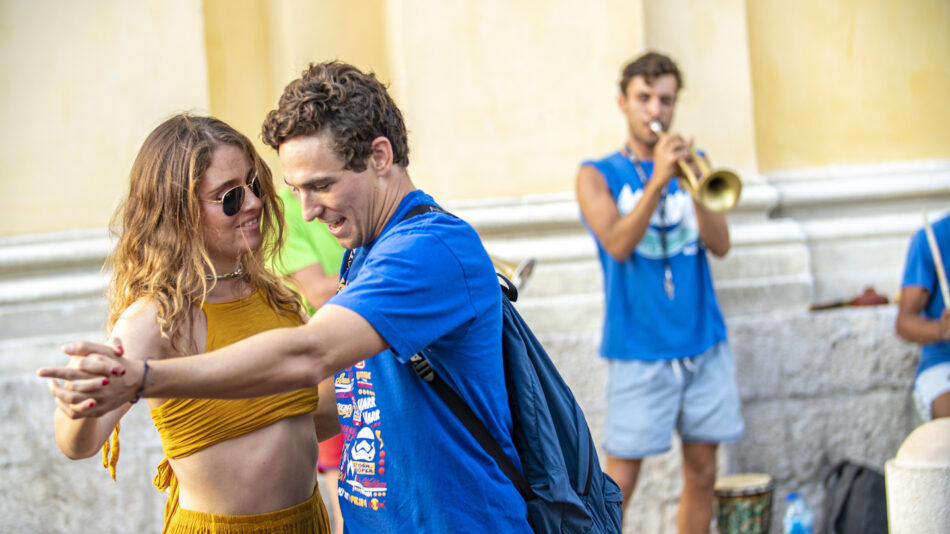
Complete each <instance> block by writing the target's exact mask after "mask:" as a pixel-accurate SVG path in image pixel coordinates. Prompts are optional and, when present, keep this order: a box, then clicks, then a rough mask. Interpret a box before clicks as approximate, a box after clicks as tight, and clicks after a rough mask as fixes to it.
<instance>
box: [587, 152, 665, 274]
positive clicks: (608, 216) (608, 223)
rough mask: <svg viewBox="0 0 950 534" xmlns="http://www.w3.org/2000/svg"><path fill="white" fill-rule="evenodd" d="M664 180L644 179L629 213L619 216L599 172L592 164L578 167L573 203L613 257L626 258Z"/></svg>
mask: <svg viewBox="0 0 950 534" xmlns="http://www.w3.org/2000/svg"><path fill="white" fill-rule="evenodd" d="M668 183H669V178H667V179H666V180H658V179H650V180H648V181H647V183H646V185H645V186H644V188H643V190H644V193H643V196H642V197H640V200H639V201H638V202H637V205H636V206H634V208H633V210H631V211H630V213H627V214H626V215H621V214H620V212H619V211H618V210H617V203H616V200H614V197H613V194H611V192H610V189H609V188H608V187H607V182H606V180H604V177H603V175H602V174H600V171H598V170H597V169H596V168H595V167H593V166H592V165H584V166H583V167H581V169H580V171H579V172H578V174H577V182H576V184H575V192H576V194H577V203H578V205H579V206H580V209H581V213H582V214H583V216H584V220H585V221H587V224H588V226H589V227H590V229H591V231H592V232H593V233H594V235H595V236H597V240H598V241H599V242H600V244H601V246H603V247H604V250H606V251H607V253H608V254H610V255H611V256H612V257H613V258H614V259H615V260H617V261H620V262H622V261H626V260H627V258H629V257H630V255H631V254H633V250H634V249H635V248H636V247H637V245H638V244H639V243H640V240H641V239H643V236H644V235H645V234H646V231H647V227H648V226H649V225H650V217H651V216H652V215H653V210H654V209H656V206H657V203H658V202H659V200H660V193H661V192H662V191H663V188H664V187H666V185H667V184H668Z"/></svg>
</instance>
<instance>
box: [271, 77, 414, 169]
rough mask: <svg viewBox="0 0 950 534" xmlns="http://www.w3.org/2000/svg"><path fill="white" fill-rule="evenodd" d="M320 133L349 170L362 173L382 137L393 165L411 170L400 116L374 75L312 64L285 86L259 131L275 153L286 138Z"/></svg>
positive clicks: (403, 123) (404, 126) (404, 125)
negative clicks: (373, 146)
mask: <svg viewBox="0 0 950 534" xmlns="http://www.w3.org/2000/svg"><path fill="white" fill-rule="evenodd" d="M322 134H330V136H331V140H332V141H331V143H332V144H331V146H332V148H333V153H334V154H335V155H336V156H337V157H338V158H339V159H340V160H341V161H343V163H344V168H346V169H348V170H351V171H354V172H363V171H364V170H366V165H367V160H368V159H369V157H370V155H371V153H372V142H373V139H376V138H377V137H380V136H382V137H385V138H386V139H389V142H390V144H391V145H392V147H393V163H394V164H396V165H401V166H402V167H404V168H405V167H407V166H409V144H408V141H407V134H406V124H405V122H404V121H403V118H402V113H401V112H400V111H399V108H397V107H396V104H395V103H394V102H393V99H392V98H391V97H390V96H389V93H387V92H386V86H384V85H383V84H382V83H380V81H379V80H377V79H376V75H375V74H373V73H369V74H366V73H364V72H362V71H360V70H359V69H357V68H356V67H354V66H353V65H349V64H347V63H343V62H340V61H331V62H327V63H319V64H312V63H311V64H310V67H308V68H307V70H305V71H304V72H303V74H302V75H301V76H300V78H298V79H296V80H294V81H292V82H290V83H289V84H288V85H287V87H286V88H285V89H284V94H283V95H281V97H280V102H279V103H278V106H277V109H275V110H271V111H270V112H269V113H268V114H267V118H266V119H264V125H263V127H262V129H261V138H262V139H263V140H264V142H265V143H266V144H267V145H268V146H270V147H271V148H274V149H275V150H277V149H279V147H280V145H281V144H282V143H283V142H284V141H286V140H288V139H291V138H294V137H299V136H302V135H322Z"/></svg>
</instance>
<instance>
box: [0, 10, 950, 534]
mask: <svg viewBox="0 0 950 534" xmlns="http://www.w3.org/2000/svg"><path fill="white" fill-rule="evenodd" d="M0 19H2V20H3V21H5V22H6V21H11V23H10V24H5V25H3V27H2V28H0V42H2V43H3V45H4V46H0V58H2V61H0V69H3V72H4V74H5V77H4V79H5V83H4V84H3V85H2V87H0V94H2V95H3V96H4V98H3V100H2V102H3V103H2V105H0V109H2V117H3V118H4V119H5V120H4V121H0V122H2V126H0V128H2V130H0V132H2V134H0V135H2V136H0V140H2V141H3V142H2V143H0V161H2V162H3V163H4V166H3V168H4V169H5V171H4V173H3V174H0V185H3V188H4V191H5V192H6V194H4V195H0V214H2V215H3V217H0V236H2V237H0V391H2V392H3V393H4V394H5V395H4V398H5V399H8V402H7V403H6V404H5V408H4V409H3V410H2V414H3V415H4V416H5V417H4V419H3V420H4V424H3V425H2V427H0V474H2V476H3V478H4V480H5V481H7V483H6V484H3V485H0V532H7V531H10V532H19V531H43V532H77V531H78V532H84V531H103V530H109V531H116V532H129V531H154V530H155V529H156V526H157V525H158V524H159V523H160V517H161V515H160V514H161V506H162V503H163V501H164V496H163V495H161V494H159V493H158V492H156V491H154V489H152V488H151V477H152V475H153V473H154V465H155V464H157V462H158V460H159V459H160V456H161V454H160V449H159V447H158V444H157V437H156V436H155V433H154V431H153V430H151V429H150V426H151V424H150V423H149V422H148V420H147V416H146V414H145V413H144V412H145V411H144V410H142V409H140V408H136V409H135V410H133V412H132V413H131V415H130V416H129V417H128V418H127V420H126V422H124V429H123V449H122V450H123V453H122V460H121V461H120V464H119V481H118V482H117V483H114V484H113V483H112V482H109V481H107V480H106V477H107V475H106V472H105V471H104V470H102V468H101V467H99V466H98V460H96V459H90V460H85V461H81V462H70V461H68V460H66V459H65V458H64V457H63V456H62V455H61V454H60V453H59V452H58V450H57V449H56V447H55V444H54V443H53V439H52V424H51V420H52V419H51V413H52V410H53V404H52V401H51V399H50V398H49V395H48V394H47V393H46V390H45V387H44V385H43V384H42V382H41V381H39V380H37V379H36V378H35V377H33V371H34V370H35V368H36V367H39V366H41V365H44V364H50V363H57V362H61V361H62V356H61V354H60V353H59V350H58V347H59V345H60V344H61V343H63V342H66V341H71V340H74V339H80V338H82V339H98V338H102V337H103V336H104V332H102V326H103V323H104V318H105V303H104V302H103V300H102V297H101V295H102V289H103V287H104V284H105V274H104V273H102V272H100V265H101V264H102V259H103V258H104V257H105V255H106V254H107V252H108V251H109V249H110V248H111V241H110V239H109V237H108V235H107V232H106V231H105V229H104V228H105V225H106V222H107V221H108V217H109V215H110V214H111V212H112V210H113V209H114V207H115V205H116V202H117V199H118V197H119V195H121V192H122V191H124V189H125V180H126V179H127V178H126V173H127V171H128V167H129V166H130V164H131V161H132V159H133V157H134V154H135V151H136V150H137V148H138V146H139V144H140V143H141V141H142V139H144V137H145V135H146V133H147V132H148V131H149V130H150V129H151V128H152V127H153V126H154V125H155V124H157V123H158V122H159V121H160V120H162V119H163V118H164V117H166V116H168V115H170V114H172V113H174V112H177V111H180V110H182V109H197V110H205V111H210V112H212V113H214V114H216V115H219V116H221V117H222V118H225V119H226V120H228V121H230V122H233V123H234V124H235V125H237V126H238V127H239V128H240V129H241V130H243V131H244V132H246V133H247V134H248V135H249V136H250V137H252V138H256V137H257V135H258V134H257V132H258V128H259V121H260V117H262V116H263V113H264V112H265V111H266V110H268V109H270V108H271V107H273V106H274V104H275V103H276V99H277V96H278V95H279V93H280V91H281V90H282V88H283V86H284V85H285V84H286V83H287V81H289V80H290V79H291V78H292V77H294V76H296V75H297V74H298V73H299V71H300V70H301V69H302V68H304V66H306V63H307V62H309V61H321V60H328V59H335V58H339V59H343V60H346V61H350V62H353V63H356V64H357V65H360V66H361V67H363V68H367V69H372V70H374V71H376V72H377V73H378V74H379V75H380V78H381V79H383V80H385V81H387V82H389V83H390V88H391V91H392V93H393V95H394V97H395V99H396V101H397V102H398V103H399V105H400V106H401V107H402V108H403V109H404V111H405V115H406V119H407V122H408V125H409V130H410V141H411V148H412V158H411V159H412V165H411V166H410V173H411V174H412V176H413V177H414V179H415V181H416V183H417V184H418V185H420V186H421V187H423V188H425V189H426V190H427V191H429V192H431V193H434V194H435V195H436V197H437V198H438V199H439V200H440V201H443V202H444V203H446V204H447V205H448V207H449V208H450V209H452V210H453V211H454V212H456V213H458V214H459V215H460V216H462V217H463V218H465V219H466V220H469V221H470V222H472V223H473V224H474V225H475V226H476V228H477V229H478V230H479V232H480V233H481V234H482V237H483V239H484V241H485V243H486V246H487V247H488V249H489V250H490V251H491V252H492V253H494V254H496V255H498V256H500V257H503V258H508V259H512V260H519V259H522V258H524V257H529V256H530V257H536V258H537V259H538V261H539V264H538V268H537V272H536V275H535V278H534V279H533V280H532V281H531V283H530V285H529V287H528V289H527V291H526V292H525V294H524V296H523V298H522V301H521V302H520V303H519V304H518V306H519V309H521V310H522V312H523V314H524V315H525V317H526V318H527V319H528V321H529V323H530V324H531V325H532V327H533V328H534V330H535V331H536V333H537V334H538V335H539V337H540V338H541V340H542V342H544V343H545V345H546V346H547V347H548V348H549V350H550V352H551V354H552V356H553V357H554V358H555V360H556V361H557V362H558V365H559V366H560V367H561V369H562V371H563V374H564V375H565V377H566V378H567V380H568V382H569V383H570V384H571V386H572V387H573V388H574V391H575V393H576V395H577V397H578V398H579V400H580V402H581V404H582V405H583V406H584V408H585V412H586V414H587V416H588V419H589V422H590V425H591V428H592V429H593V431H594V433H595V435H596V437H597V438H598V439H599V438H600V436H601V432H602V428H603V413H604V399H603V388H604V363H603V362H602V361H601V360H600V359H598V358H597V357H596V356H595V354H596V347H597V344H598V341H599V328H600V322H601V315H602V301H603V297H602V294H601V291H602V288H601V278H600V271H599V268H598V266H597V264H596V260H595V256H594V247H593V243H592V241H591V238H590V236H589V235H588V234H587V233H586V231H585V230H584V228H583V227H582V226H581V224H580V223H579V221H578V217H577V206H576V203H575V202H574V199H573V193H572V192H571V189H572V183H573V178H574V175H575V173H576V169H577V164H578V162H579V161H580V160H581V159H583V158H587V157H592V156H596V155H599V154H603V153H606V152H609V151H611V150H614V149H615V148H616V147H617V146H618V145H619V143H620V141H621V140H622V135H623V123H622V120H621V118H620V116H619V114H618V113H617V111H616V106H615V95H616V81H617V76H618V73H619V69H620V67H621V65H622V63H623V62H624V61H625V60H627V59H629V58H631V57H632V56H635V55H636V54H638V53H639V52H641V51H642V50H644V49H646V48H656V49H659V50H662V51H667V52H669V53H671V54H672V55H673V56H674V57H675V58H677V59H678V61H679V63H680V67H681V68H682V70H683V71H684V74H685V77H686V89H685V90H684V92H683V93H682V94H681V100H680V103H679V106H678V109H677V118H676V124H675V127H676V128H677V129H678V130H681V131H683V132H686V133H687V134H692V135H694V136H695V137H696V139H697V140H698V143H699V144H700V145H701V146H703V147H704V148H706V149H707V150H708V151H709V152H710V153H711V154H712V155H713V158H714V161H715V162H716V163H718V164H722V165H725V166H729V167H733V168H735V169H737V170H739V171H740V174H741V175H742V177H743V180H744V182H745V188H744V192H743V199H742V202H741V203H740V205H739V207H738V208H737V209H736V210H735V211H734V212H732V213H730V215H729V220H730V229H731V234H732V238H733V249H732V251H731V252H730V254H729V255H728V256H727V258H725V259H724V260H715V261H713V263H712V268H713V274H714V278H715V280H716V287H717V293H718V296H719V300H720V303H721V305H722V307H723V310H724V312H725V315H726V318H727V324H728V327H729V334H730V338H731V341H732V346H733V351H734V352H735V355H736V360H737V364H738V374H739V376H738V379H739V383H740V390H741V394H742V399H743V412H744V415H745V417H746V422H747V427H748V430H747V432H746V436H745V437H744V438H743V439H742V440H741V441H739V442H737V443H735V444H732V445H729V446H726V447H723V448H722V452H721V455H720V470H721V472H723V473H728V472H744V471H765V472H768V473H770V474H771V475H772V476H773V477H775V479H776V481H777V482H778V488H777V491H776V495H775V497H776V501H777V502H780V500H781V498H782V497H784V495H785V494H786V493H787V492H789V491H792V490H803V491H804V492H805V495H806V498H807V499H808V501H809V502H810V503H811V504H812V506H813V508H815V509H816V511H818V510H819V509H820V506H819V503H820V501H821V498H822V490H821V488H820V484H819V481H820V479H821V476H822V474H823V472H824V470H825V469H827V467H829V466H830V465H831V464H833V463H834V462H835V461H837V460H839V459H842V458H845V457H850V458H855V459H858V460H863V461H866V462H868V463H870V464H872V465H875V466H877V467H881V466H882V464H883V461H884V459H886V458H888V457H890V456H892V455H893V453H894V451H895V450H896V447H897V444H899V443H900V441H901V440H902V439H903V437H904V436H905V435H906V433H907V432H908V431H909V430H910V428H912V427H913V425H914V424H915V420H914V416H913V414H912V413H911V410H910V405H909V401H908V395H909V391H910V383H911V379H912V376H913V370H914V367H915V365H916V359H917V356H916V354H917V350H916V348H915V347H913V346H911V345H908V344H905V343H902V342H900V341H898V340H897V339H896V337H895V336H894V335H893V334H892V330H893V325H892V323H893V315H894V313H895V312H894V307H893V305H889V306H884V307H879V308H868V309H837V310H830V311H826V312H820V313H816V312H809V311H808V306H809V304H811V303H813V302H826V301H833V300H841V299H849V298H852V297H854V296H855V295H856V294H858V293H859V292H860V291H861V290H863V289H864V287H865V286H869V285H870V286H874V287H875V288H876V289H877V290H878V291H879V292H880V293H883V294H885V295H887V296H893V294H894V293H895V292H896V291H897V289H898V282H899V278H900V272H901V269H902V267H903V258H904V254H905V252H906V246H907V239H908V237H909V236H910V234H911V232H913V231H914V230H915V229H916V228H918V227H919V226H920V224H921V218H920V210H921V209H927V210H928V211H929V212H930V213H931V214H932V215H936V214H937V213H938V212H941V211H943V210H946V208H947V206H950V159H948V157H950V154H948V152H947V146H950V143H948V141H950V132H948V130H947V125H948V124H950V117H948V115H947V113H948V112H947V101H946V98H945V97H944V96H943V95H944V94H945V93H946V92H947V89H950V80H948V78H947V76H948V74H947V70H946V68H945V61H943V60H942V56H940V55H939V52H940V51H943V50H945V49H946V48H947V47H946V46H945V45H946V38H947V35H948V33H947V32H946V31H945V30H946V28H947V23H948V22H947V21H948V14H947V7H946V4H945V3H943V2H941V1H940V0H922V1H920V2H915V3H913V6H908V5H907V4H906V3H905V2H899V1H897V0H877V1H875V2H872V3H870V4H867V3H859V2H846V1H842V2H837V3H835V4H834V5H833V6H830V7H829V6H828V5H826V3H821V2H799V3H797V4H795V5H794V6H791V5H786V3H779V2H766V1H757V2H743V1H741V0H715V1H712V2H711V1H707V0H670V1H665V2H655V1H652V0H651V1H648V2H640V1H635V2H626V1H621V0H597V1H595V2H588V3H586V4H584V6H583V7H580V6H579V4H577V3H576V2H541V1H540V0H538V1H534V0H532V1H530V2H517V3H510V2H502V1H495V0H489V1H486V2H479V3H477V4H474V3H460V4H453V5H452V6H449V5H440V4H435V3H431V2H421V1H416V0H378V1H369V2H358V3H353V2H345V1H342V0H340V1H338V0H334V1H328V2H320V3H319V4H316V3H312V2H304V1H297V0H278V1H275V2H264V1H259V0H248V1H246V2H226V1H223V0H205V1H204V2H198V1H185V0H178V1H176V2H161V3H157V2H137V3H127V2H115V1H110V0H99V1H97V2H66V1H64V2H60V3H56V4H53V3H49V2H39V3H36V2H26V1H22V0H10V1H7V2H3V3H0ZM881 36H884V37H886V38H882V37H881ZM263 153H264V154H265V156H266V157H267V158H269V161H271V162H272V163H273V162H274V158H273V153H272V151H270V150H269V149H264V150H263ZM275 176H277V177H278V179H279V177H280V172H279V169H278V168H276V167H275ZM678 447H679V445H678V444H677V443H674V444H673V449H672V451H670V452H669V453H667V454H665V455H662V456H660V457H658V458H656V459H652V460H650V461H648V462H647V463H646V465H645V468H644V473H643V478H642V482H641V485H640V487H639V490H638V493H637V495H636V497H635V499H634V502H633V505H632V507H631V509H630V511H629V514H628V517H627V519H628V532H659V533H670V532H673V531H674V529H675V527H674V521H673V515H674V513H675V508H676V499H677V494H678V491H679V487H680V483H681V482H680V476H679V467H678V454H679V453H678V450H679V449H678ZM781 511H782V508H781V506H779V505H776V507H775V515H776V516H778V515H780V513H781ZM819 513H820V512H819Z"/></svg>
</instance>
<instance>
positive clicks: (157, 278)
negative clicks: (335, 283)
mask: <svg viewBox="0 0 950 534" xmlns="http://www.w3.org/2000/svg"><path fill="white" fill-rule="evenodd" d="M221 145H233V146H235V147H238V148H240V149H241V150H242V151H243V152H244V155H245V156H247V159H248V161H249V162H250V163H251V165H252V166H253V167H254V171H255V172H256V173H257V177H258V181H259V182H260V184H261V186H262V187H263V188H264V191H265V192H266V195H265V198H264V199H262V203H263V211H262V213H261V221H260V228H261V233H262V236H263V241H262V243H263V244H262V246H261V247H259V248H258V249H257V250H248V251H247V252H245V253H243V254H241V257H240V264H241V267H242V268H243V269H244V275H243V276H242V280H243V281H244V282H245V283H246V284H248V285H249V286H250V287H252V288H259V289H261V290H262V291H263V292H264V294H265V296H266V297H267V299H268V301H269V302H270V303H271V306H272V307H273V308H274V309H275V311H284V312H288V313H299V310H300V301H299V298H298V297H297V295H296V294H295V293H293V292H292V291H291V290H290V289H289V288H288V287H287V286H286V285H285V284H284V283H283V282H282V281H281V280H280V278H278V277H277V276H276V275H275V274H274V273H272V272H271V271H270V270H268V269H267V267H266V265H267V264H268V263H269V262H270V260H271V259H272V258H273V257H274V256H275V254H277V252H278V251H279V249H280V246H281V245H282V244H283V240H284V235H283V228H284V223H283V221H284V218H283V204H282V203H281V201H280V199H279V198H278V197H277V195H276V193H275V190H274V184H273V181H272V178H271V172H270V169H269V168H268V167H267V164H266V163H264V161H263V160H262V159H261V158H260V156H259V155H258V154H257V151H256V150H254V146H253V145H252V144H251V141H250V140H249V139H248V138H247V137H245V136H244V135H242V134H241V133H240V132H238V131H237V130H235V129H234V128H232V127H230V126H228V125H227V124H225V123H224V122H222V121H220V120H218V119H215V118H212V117H201V116H196V115H190V114H181V115H176V116H174V117H172V118H170V119H168V120H167V121H165V122H164V123H162V124H161V125H160V126H158V127H157V128H155V130H153V131H152V133H151V134H149V136H148V138H146V139H145V142H144V143H143V144H142V148H141V149H140V150H139V153H138V156H137V157H136V158H135V163H133V165H132V171H131V173H130V186H129V196H128V198H126V199H125V201H124V202H122V203H121V204H120V205H119V207H118V208H117V209H116V212H115V214H114V215H113V216H112V221H111V224H110V227H111V230H112V233H113V234H114V235H115V236H116V238H117V239H118V244H117V245H116V247H115V249H114V250H113V252H112V254H111V255H110V256H109V259H108V260H107V263H106V266H107V267H110V268H111V270H112V279H111V283H110V285H109V289H108V297H109V321H108V329H109V330H111V329H112V327H113V326H114V325H115V323H116V321H117V320H118V318H119V316H120V315H121V314H122V312H123V311H125V310H126V309H127V308H128V307H129V306H130V305H131V304H132V303H133V302H135V301H136V300H138V299H142V298H145V299H150V300H152V301H154V302H155V304H156V305H157V306H158V317H157V319H158V325H159V328H160V331H161V334H162V336H163V337H165V338H166V339H168V340H169V341H170V342H171V344H172V347H173V348H174V349H175V350H176V351H179V352H181V353H184V352H185V350H189V349H190V350H197V349H199V347H188V348H186V347H182V346H181V340H182V339H187V338H190V335H182V334H185V333H186V332H187V330H183V329H186V328H190V327H191V324H192V318H193V315H192V313H193V310H192V306H194V305H196V304H197V305H200V304H201V303H202V302H203V301H204V299H205V298H206V297H207V295H208V292H209V291H210V290H211V289H212V287H213V282H209V281H207V280H206V279H205V274H206V273H215V270H214V267H213V266H212V264H211V259H210V257H209V256H208V252H207V248H206V246H205V243H204V239H203V237H202V236H203V234H202V231H201V225H202V219H201V209H200V201H199V199H198V197H197V194H196V192H197V190H198V184H199V183H200V181H201V179H202V177H203V176H204V173H205V171H206V170H208V167H209V166H210V165H211V156H212V154H213V152H214V150H215V148H217V147H219V146H221Z"/></svg>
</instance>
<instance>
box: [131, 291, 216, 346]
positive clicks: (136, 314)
mask: <svg viewBox="0 0 950 534" xmlns="http://www.w3.org/2000/svg"><path fill="white" fill-rule="evenodd" d="M159 313H160V311H159V305H158V302H156V301H155V300H154V299H152V298H150V297H140V298H139V299H137V300H136V301H134V302H133V303H132V304H130V305H129V307H128V308H126V309H125V311H123V312H122V314H121V315H120V316H119V318H118V320H117V321H116V323H115V326H114V328H113V334H112V335H113V336H114V337H119V338H120V339H122V341H123V344H125V345H129V343H130V342H131V343H134V344H135V345H136V346H139V347H143V348H147V349H148V350H151V351H154V354H155V356H157V357H160V358H165V357H170V356H172V355H174V354H176V353H177V351H175V350H174V346H179V347H188V346H191V345H192V340H193V338H194V334H195V329H194V326H196V325H195V323H196V322H203V321H201V319H200V318H199V317H198V316H199V315H200V314H197V313H196V314H195V316H194V319H193V321H192V327H191V328H188V327H187V326H186V327H185V328H181V329H180V331H179V332H177V333H175V332H168V335H164V334H163V333H162V324H161V321H160V319H159ZM202 326H203V325H202ZM172 335H173V336H177V337H178V338H179V339H177V340H176V341H177V342H176V343H172V339H171V338H170V337H169V336H172Z"/></svg>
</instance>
